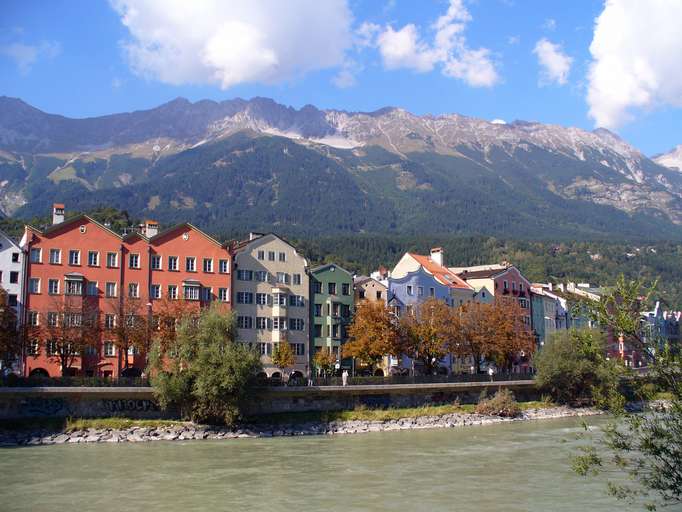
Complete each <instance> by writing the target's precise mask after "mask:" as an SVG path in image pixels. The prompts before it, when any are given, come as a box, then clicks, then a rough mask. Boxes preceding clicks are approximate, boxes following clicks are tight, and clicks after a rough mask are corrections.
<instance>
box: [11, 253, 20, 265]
mask: <svg viewBox="0 0 682 512" xmlns="http://www.w3.org/2000/svg"><path fill="white" fill-rule="evenodd" d="M12 263H19V253H18V252H13V253H12Z"/></svg>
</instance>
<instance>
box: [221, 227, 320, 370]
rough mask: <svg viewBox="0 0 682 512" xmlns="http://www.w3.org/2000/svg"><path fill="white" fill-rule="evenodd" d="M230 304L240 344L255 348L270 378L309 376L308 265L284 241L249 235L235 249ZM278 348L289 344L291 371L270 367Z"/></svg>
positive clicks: (275, 237)
mask: <svg viewBox="0 0 682 512" xmlns="http://www.w3.org/2000/svg"><path fill="white" fill-rule="evenodd" d="M233 272H234V280H233V287H232V289H233V292H232V301H233V307H234V309H235V312H236V315H237V327H238V329H237V332H238V340H239V341H241V342H244V343H248V344H249V345H251V346H254V347H256V348H258V350H259V351H260V354H261V361H262V363H263V367H264V371H265V373H266V375H267V376H268V377H270V378H273V377H274V378H282V377H283V376H282V372H283V371H284V372H288V373H289V377H290V378H291V377H299V376H301V377H302V376H307V375H309V372H310V334H309V333H310V327H309V320H310V279H309V275H308V262H307V260H306V259H305V258H304V257H303V256H301V255H300V254H299V253H298V252H297V251H296V249H295V248H294V247H293V246H292V245H291V244H289V243H288V242H287V241H286V240H284V239H282V238H280V237H278V236H277V235H274V234H267V235H261V234H255V233H252V234H251V235H250V236H249V239H248V240H245V241H243V242H240V243H239V244H237V245H236V246H235V247H234V271H233ZM277 343H290V344H291V347H292V349H293V352H294V354H295V364H294V366H293V368H286V369H282V368H277V367H276V366H274V364H273V362H272V354H273V348H274V346H275V345H276V344H277Z"/></svg>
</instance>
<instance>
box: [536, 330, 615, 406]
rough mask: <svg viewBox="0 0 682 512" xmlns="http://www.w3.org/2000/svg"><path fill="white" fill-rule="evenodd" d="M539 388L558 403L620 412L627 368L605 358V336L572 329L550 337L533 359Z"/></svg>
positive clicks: (590, 331) (594, 332) (594, 331)
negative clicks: (623, 377)
mask: <svg viewBox="0 0 682 512" xmlns="http://www.w3.org/2000/svg"><path fill="white" fill-rule="evenodd" d="M534 364H535V368H536V370H537V375H536V382H537V385H538V387H540V388H541V389H543V390H545V391H546V392H548V393H549V394H550V395H551V396H552V398H554V399H555V400H556V401H557V402H559V403H570V404H576V403H577V404H582V403H585V402H588V403H592V404H595V405H597V406H599V407H601V408H604V409H614V410H615V409H620V408H622V407H623V405H624V399H623V396H622V394H621V393H620V390H619V386H620V380H621V376H622V375H623V373H624V371H625V369H624V367H623V366H622V364H621V363H620V362H619V361H616V360H608V359H607V358H606V340H605V339H604V335H603V334H602V333H600V332H599V331H597V330H594V329H572V330H570V331H562V332H560V333H556V334H555V335H554V336H552V337H550V338H549V340H548V341H547V343H546V344H545V346H544V347H543V348H542V350H540V352H539V353H538V354H536V356H535V358H534Z"/></svg>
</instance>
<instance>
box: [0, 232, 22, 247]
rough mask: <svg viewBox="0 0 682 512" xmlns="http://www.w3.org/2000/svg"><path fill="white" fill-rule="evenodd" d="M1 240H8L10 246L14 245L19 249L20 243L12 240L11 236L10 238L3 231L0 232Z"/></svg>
mask: <svg viewBox="0 0 682 512" xmlns="http://www.w3.org/2000/svg"><path fill="white" fill-rule="evenodd" d="M0 238H4V239H5V240H7V241H8V242H9V243H10V244H12V245H13V246H14V247H16V248H17V249H19V242H17V241H16V240H15V239H14V238H12V237H11V236H9V235H8V234H7V233H5V232H4V231H1V230H0Z"/></svg>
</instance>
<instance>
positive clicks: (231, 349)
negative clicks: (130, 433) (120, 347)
mask: <svg viewBox="0 0 682 512" xmlns="http://www.w3.org/2000/svg"><path fill="white" fill-rule="evenodd" d="M234 331H235V329H234V317H233V315H232V314H224V313H222V312H221V311H219V310H218V309H217V308H211V309H209V310H207V311H204V312H202V313H201V315H200V316H199V318H198V321H197V319H190V318H186V319H183V320H182V321H181V323H180V327H179V328H178V332H177V336H176V339H175V340H174V342H173V346H172V347H170V350H169V351H168V352H167V353H163V352H162V351H161V349H160V344H156V345H155V349H154V351H153V352H152V356H151V358H150V361H151V363H150V364H151V368H150V374H151V375H152V385H153V386H154V393H155V395H156V397H157V400H158V401H159V405H160V406H161V408H162V409H164V410H166V409H169V408H175V409H177V410H178V411H179V412H180V415H181V416H182V417H183V418H186V419H191V420H193V421H197V422H201V423H224V424H228V425H229V424H232V423H234V422H235V421H236V420H238V419H239V418H240V417H241V416H242V410H243V405H244V403H245V402H246V401H247V400H248V399H249V398H250V396H251V391H252V389H253V387H254V386H255V385H256V383H257V379H258V377H257V375H258V373H259V372H260V371H261V370H262V366H261V363H260V356H259V354H258V353H256V352H255V351H254V350H251V349H249V348H248V347H247V346H246V345H243V344H241V343H237V342H235V341H234Z"/></svg>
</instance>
